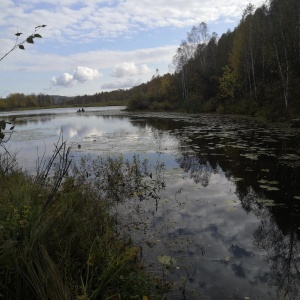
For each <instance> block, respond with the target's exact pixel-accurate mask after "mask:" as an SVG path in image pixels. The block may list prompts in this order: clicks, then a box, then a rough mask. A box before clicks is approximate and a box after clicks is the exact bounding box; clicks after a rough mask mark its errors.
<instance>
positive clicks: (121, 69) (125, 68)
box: [111, 62, 151, 78]
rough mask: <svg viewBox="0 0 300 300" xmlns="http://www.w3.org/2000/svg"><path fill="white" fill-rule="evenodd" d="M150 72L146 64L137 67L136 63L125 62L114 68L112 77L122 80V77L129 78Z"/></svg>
mask: <svg viewBox="0 0 300 300" xmlns="http://www.w3.org/2000/svg"><path fill="white" fill-rule="evenodd" d="M150 72H151V70H150V68H149V67H148V66H147V65H146V64H142V65H140V66H136V65H135V63H132V62H130V63H127V62H124V63H122V64H117V65H116V66H115V67H114V70H113V72H112V74H111V75H112V76H113V77H118V78H120V77H127V76H135V75H144V74H147V73H150Z"/></svg>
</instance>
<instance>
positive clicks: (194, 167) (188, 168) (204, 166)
mask: <svg viewBox="0 0 300 300" xmlns="http://www.w3.org/2000/svg"><path fill="white" fill-rule="evenodd" d="M176 162H177V163H178V164H179V166H180V167H181V168H182V169H183V170H184V172H186V173H188V174H190V178H191V179H193V180H194V181H195V183H197V184H199V183H200V184H201V185H202V186H203V187H206V186H208V184H209V180H210V177H211V174H213V173H214V174H216V173H218V168H216V169H214V168H213V167H212V166H211V165H210V163H209V162H208V161H207V160H206V159H205V158H203V157H202V156H194V155H189V154H183V155H182V156H181V157H180V158H177V159H176Z"/></svg>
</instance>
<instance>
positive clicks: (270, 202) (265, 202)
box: [256, 198, 278, 206]
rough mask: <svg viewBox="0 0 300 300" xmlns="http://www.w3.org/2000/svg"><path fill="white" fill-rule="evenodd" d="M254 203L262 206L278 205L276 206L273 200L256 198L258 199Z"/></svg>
mask: <svg viewBox="0 0 300 300" xmlns="http://www.w3.org/2000/svg"><path fill="white" fill-rule="evenodd" d="M256 201H257V202H258V203H262V204H264V205H265V206H277V205H278V204H276V203H275V201H274V200H271V199H266V198H258V199H256Z"/></svg>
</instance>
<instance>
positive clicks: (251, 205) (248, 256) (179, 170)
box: [0, 107, 300, 299]
mask: <svg viewBox="0 0 300 300" xmlns="http://www.w3.org/2000/svg"><path fill="white" fill-rule="evenodd" d="M121 109H122V107H114V108H112V107H106V108H86V112H85V113H81V114H78V113H76V110H77V109H76V108H74V109H53V110H38V111H23V112H13V113H0V119H5V120H9V119H11V118H12V117H13V116H15V117H17V119H16V123H15V128H14V132H13V134H12V136H11V139H10V141H9V143H8V145H9V149H10V151H12V150H14V151H17V152H18V155H17V157H18V161H19V162H20V164H21V165H22V166H23V167H24V169H25V170H26V171H28V172H34V170H35V166H36V164H35V162H36V159H37V157H40V156H41V155H43V154H44V153H45V155H49V154H50V153H51V152H52V150H53V148H54V146H53V145H54V144H55V143H56V142H57V140H58V137H59V135H60V134H62V135H63V138H64V139H65V140H67V142H68V144H69V145H71V146H72V155H73V156H74V157H78V156H80V155H90V156H95V155H101V156H107V155H110V156H119V155H120V154H122V155H124V156H125V157H128V158H130V157H132V155H133V154H134V153H136V154H139V155H140V157H142V158H147V159H148V160H149V161H150V162H151V163H155V162H156V161H160V162H163V163H164V164H165V172H164V177H165V182H166V189H165V190H164V191H162V192H161V194H160V200H159V201H158V203H155V201H147V202H141V203H127V204H126V205H125V207H119V208H118V209H119V210H120V211H122V212H123V213H124V210H126V213H127V216H128V218H130V220H131V222H132V224H136V226H132V227H131V228H128V232H129V233H130V234H131V236H132V237H133V239H134V241H135V242H136V243H137V244H139V245H141V246H142V249H143V251H142V260H143V262H144V264H145V265H146V266H147V268H148V270H149V272H152V273H153V274H154V275H157V276H164V278H166V279H167V280H170V281H172V282H174V286H173V290H174V291H173V292H172V293H171V294H170V299H277V298H278V297H279V295H281V296H282V298H281V299H283V297H284V292H285V291H287V292H288V293H289V299H296V298H297V296H298V297H299V295H300V273H299V272H300V241H299V239H300V211H299V209H300V131H299V130H297V129H291V128H283V126H272V127H267V126H264V125H263V124H259V123H256V122H254V121H251V120H247V119H242V118H232V117H227V116H215V115H182V114H166V113H165V114H164V113H143V114H131V113H126V112H123V111H121ZM78 144H80V145H81V148H80V149H78V147H77V146H78ZM297 299H299V298H297Z"/></svg>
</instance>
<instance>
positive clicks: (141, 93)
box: [0, 0, 300, 120]
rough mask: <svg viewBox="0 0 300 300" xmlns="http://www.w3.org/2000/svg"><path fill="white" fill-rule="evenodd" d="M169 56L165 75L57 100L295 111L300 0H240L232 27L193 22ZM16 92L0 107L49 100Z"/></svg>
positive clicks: (299, 89)
mask: <svg viewBox="0 0 300 300" xmlns="http://www.w3.org/2000/svg"><path fill="white" fill-rule="evenodd" d="M172 63H173V65H174V70H175V71H174V73H173V74H165V75H163V76H160V75H159V74H158V73H159V72H157V73H156V75H154V76H153V77H152V79H151V80H150V81H149V82H147V83H143V84H141V85H139V86H135V87H133V88H131V89H128V90H117V91H111V92H101V93H97V94H95V95H84V96H77V97H73V98H68V99H66V100H65V103H64V104H70V105H82V106H84V105H87V104H97V103H101V102H102V103H103V102H110V101H113V102H116V103H120V104H121V103H127V104H128V107H129V109H131V110H165V111H169V110H176V111H185V112H217V113H234V114H250V115H260V114H261V115H264V116H266V117H267V118H269V119H274V120H277V119H285V118H289V117H291V116H295V115H299V113H300V1H299V0H270V1H269V3H268V5H266V4H265V5H262V6H261V7H258V8H256V7H254V6H253V5H252V4H248V6H247V7H246V8H245V9H244V11H243V12H242V18H241V20H240V22H239V24H238V26H237V27H236V28H235V29H234V31H227V32H226V33H224V34H222V36H221V37H218V36H217V34H216V33H212V34H211V33H210V32H209V29H208V27H207V25H206V23H201V24H199V25H197V26H194V27H193V28H192V29H191V31H190V32H188V33H187V37H186V39H185V40H183V41H182V42H181V44H180V45H179V47H178V49H177V51H176V53H175V54H174V57H173V61H172ZM20 95H23V94H11V95H9V96H8V97H7V98H6V99H1V100H0V109H1V108H4V109H5V108H15V107H16V105H21V104H22V106H28V107H32V106H43V104H46V103H48V105H49V104H51V103H50V102H51V101H52V103H53V99H52V100H51V97H50V96H47V95H29V96H25V95H23V99H22V101H20V100H18V98H19V97H20ZM24 99H26V101H25V100H24ZM49 101H50V102H49ZM44 106H45V105H44Z"/></svg>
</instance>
